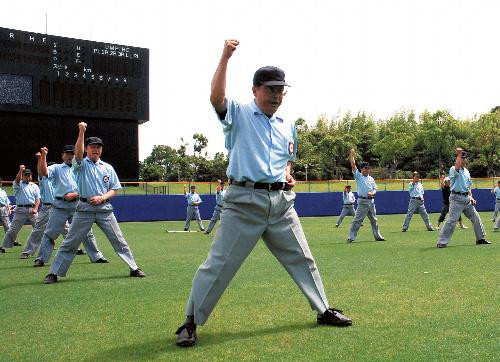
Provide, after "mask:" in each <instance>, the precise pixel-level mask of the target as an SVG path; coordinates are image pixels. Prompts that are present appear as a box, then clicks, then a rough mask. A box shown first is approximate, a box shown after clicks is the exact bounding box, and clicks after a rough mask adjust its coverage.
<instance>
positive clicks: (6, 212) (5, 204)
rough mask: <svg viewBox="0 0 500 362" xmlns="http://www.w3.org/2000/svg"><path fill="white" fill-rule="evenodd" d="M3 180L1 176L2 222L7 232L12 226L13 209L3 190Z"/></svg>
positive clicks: (0, 206)
mask: <svg viewBox="0 0 500 362" xmlns="http://www.w3.org/2000/svg"><path fill="white" fill-rule="evenodd" d="M2 181H3V179H2V178H1V177H0V222H1V223H2V226H3V230H4V231H5V232H7V231H9V228H10V218H9V216H10V213H11V211H12V209H11V206H10V200H9V197H8V196H7V193H6V192H5V190H2Z"/></svg>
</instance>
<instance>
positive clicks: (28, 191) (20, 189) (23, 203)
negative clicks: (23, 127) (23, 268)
mask: <svg viewBox="0 0 500 362" xmlns="http://www.w3.org/2000/svg"><path fill="white" fill-rule="evenodd" d="M32 177H33V175H32V172H31V170H30V169H29V168H26V166H24V165H19V171H18V173H17V175H16V179H15V180H14V183H13V184H12V188H13V189H14V192H15V196H16V209H15V210H14V218H13V219H12V222H11V223H10V228H9V230H8V231H7V233H6V234H5V237H4V239H3V245H2V246H0V253H5V248H12V247H13V246H19V245H21V244H19V243H17V242H16V238H17V234H18V233H19V231H20V230H21V228H22V227H23V225H24V223H25V222H26V221H29V222H30V224H31V225H32V226H35V223H36V218H37V216H38V208H39V207H40V189H39V188H38V186H37V185H36V184H34V183H33V182H31V179H32Z"/></svg>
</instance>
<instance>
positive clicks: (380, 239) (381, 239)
mask: <svg viewBox="0 0 500 362" xmlns="http://www.w3.org/2000/svg"><path fill="white" fill-rule="evenodd" d="M375 241H385V239H384V238H377V239H375Z"/></svg>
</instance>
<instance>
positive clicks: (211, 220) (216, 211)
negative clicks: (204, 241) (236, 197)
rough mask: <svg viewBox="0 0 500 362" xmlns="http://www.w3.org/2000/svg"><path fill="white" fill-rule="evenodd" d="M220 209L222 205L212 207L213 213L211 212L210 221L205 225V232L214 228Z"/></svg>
mask: <svg viewBox="0 0 500 362" xmlns="http://www.w3.org/2000/svg"><path fill="white" fill-rule="evenodd" d="M221 211H222V206H219V205H216V206H215V209H214V213H213V214H212V218H211V219H210V223H209V224H208V227H207V233H209V232H211V231H212V229H213V228H214V226H215V224H216V223H217V221H218V220H219V219H220V213H221Z"/></svg>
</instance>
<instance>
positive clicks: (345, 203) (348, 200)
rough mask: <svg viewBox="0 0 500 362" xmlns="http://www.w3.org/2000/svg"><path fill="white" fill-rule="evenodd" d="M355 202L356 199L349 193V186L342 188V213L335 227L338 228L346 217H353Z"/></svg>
mask: <svg viewBox="0 0 500 362" xmlns="http://www.w3.org/2000/svg"><path fill="white" fill-rule="evenodd" d="M355 202H356V197H355V196H354V194H353V193H352V192H351V185H345V186H344V192H343V193H342V211H341V213H340V215H339V218H338V219H337V222H336V223H335V227H336V228H338V227H339V226H340V224H342V220H344V218H345V217H346V216H355V215H356V209H355V208H354V203H355Z"/></svg>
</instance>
